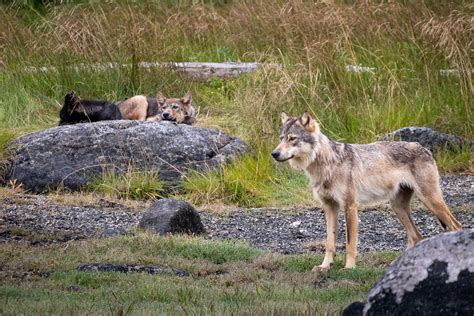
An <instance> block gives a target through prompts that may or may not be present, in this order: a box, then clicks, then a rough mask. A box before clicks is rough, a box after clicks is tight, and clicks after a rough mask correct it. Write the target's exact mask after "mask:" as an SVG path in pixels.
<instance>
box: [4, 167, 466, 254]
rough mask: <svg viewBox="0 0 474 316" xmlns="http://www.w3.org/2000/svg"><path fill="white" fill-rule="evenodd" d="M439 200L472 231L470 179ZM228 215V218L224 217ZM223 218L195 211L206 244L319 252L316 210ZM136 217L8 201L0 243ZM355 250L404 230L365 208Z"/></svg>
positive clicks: (106, 231)
mask: <svg viewBox="0 0 474 316" xmlns="http://www.w3.org/2000/svg"><path fill="white" fill-rule="evenodd" d="M441 185H442V189H443V192H444V194H445V199H446V201H447V203H448V205H449V206H450V208H451V209H452V210H454V215H455V217H456V218H457V219H458V220H459V221H460V222H461V223H462V224H463V225H464V227H471V228H472V227H474V192H472V191H473V189H472V187H473V186H474V177H473V176H461V175H451V176H444V177H443V179H442V182H441ZM417 205H418V204H417V203H415V207H414V208H415V211H414V213H413V216H414V219H415V222H416V223H417V226H418V227H419V228H420V230H421V232H422V234H423V235H424V236H432V235H434V234H437V233H439V232H440V227H439V225H438V223H437V221H436V220H435V218H434V217H433V216H432V215H431V214H430V213H427V212H425V211H422V210H419V208H418V206H417ZM229 214H230V215H229ZM229 214H227V215H226V216H219V215H215V214H212V213H209V212H206V211H202V212H201V217H202V221H203V223H204V226H205V227H206V229H207V231H208V238H211V239H238V240H245V241H247V242H249V243H250V244H251V245H253V246H256V247H258V248H262V249H270V250H273V251H278V252H281V253H301V252H307V251H317V252H322V251H323V249H324V248H323V245H324V244H323V241H324V238H325V224H324V214H323V212H322V210H321V209H319V208H312V209H298V210H291V211H288V210H285V211H282V210H278V209H265V208H262V209H236V210H233V211H231V212H229ZM140 217H141V215H140V213H139V212H136V211H133V210H132V209H129V208H126V207H124V206H121V205H117V204H113V203H112V204H110V203H107V202H104V203H99V205H94V206H66V205H61V204H58V203H55V202H54V201H52V200H51V199H49V198H48V197H47V196H42V195H19V196H14V197H8V198H6V199H4V200H3V202H2V204H1V205H0V241H3V242H8V241H12V240H26V241H30V242H63V241H67V240H72V239H83V238H91V237H107V236H114V235H120V234H125V233H126V232H127V231H129V230H130V229H133V228H135V227H136V225H137V223H138V221H139V219H140ZM359 219H360V223H359V250H360V251H362V252H364V251H371V250H382V249H383V250H402V249H404V248H405V245H406V238H405V231H404V229H403V227H402V226H401V225H400V224H399V222H398V220H397V219H396V217H395V215H394V214H393V212H391V211H390V210H389V209H388V208H387V207H385V206H380V207H377V208H369V209H365V210H363V211H361V212H360V213H359ZM338 237H339V238H338V246H339V247H343V246H344V238H345V237H344V218H343V216H342V212H341V214H340V217H339V234H338Z"/></svg>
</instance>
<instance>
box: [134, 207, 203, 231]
mask: <svg viewBox="0 0 474 316" xmlns="http://www.w3.org/2000/svg"><path fill="white" fill-rule="evenodd" d="M138 226H139V227H141V228H143V229H145V230H148V231H152V232H154V233H158V234H160V235H166V234H168V233H178V234H195V235H197V234H201V233H203V232H204V226H203V224H202V222H201V217H200V216H199V213H198V212H197V211H196V209H195V208H194V207H193V206H192V205H191V204H189V203H188V202H185V201H180V200H175V199H161V200H159V201H158V202H156V203H154V204H153V205H152V206H150V208H148V210H146V211H145V213H143V217H142V219H141V220H140V223H139V224H138Z"/></svg>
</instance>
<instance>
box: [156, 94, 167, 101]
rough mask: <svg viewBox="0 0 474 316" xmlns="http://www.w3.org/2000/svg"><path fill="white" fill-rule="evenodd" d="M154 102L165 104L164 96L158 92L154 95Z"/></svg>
mask: <svg viewBox="0 0 474 316" xmlns="http://www.w3.org/2000/svg"><path fill="white" fill-rule="evenodd" d="M156 101H158V103H159V104H163V103H165V102H166V98H165V96H164V95H163V94H162V93H161V92H160V91H158V92H157V93H156Z"/></svg>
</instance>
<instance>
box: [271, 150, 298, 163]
mask: <svg viewBox="0 0 474 316" xmlns="http://www.w3.org/2000/svg"><path fill="white" fill-rule="evenodd" d="M272 157H273V158H274V159H275V160H276V161H287V160H290V159H291V158H293V156H291V157H288V158H283V157H281V152H280V151H279V150H275V151H272Z"/></svg>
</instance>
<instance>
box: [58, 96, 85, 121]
mask: <svg viewBox="0 0 474 316" xmlns="http://www.w3.org/2000/svg"><path fill="white" fill-rule="evenodd" d="M80 104H81V99H80V98H79V97H78V96H77V94H76V93H75V92H74V91H70V92H69V93H68V94H66V96H65V97H64V105H63V107H62V108H61V110H60V111H59V119H60V120H59V125H64V124H68V122H69V118H70V116H71V115H72V114H73V112H74V111H77V110H78V106H79V105H80Z"/></svg>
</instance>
